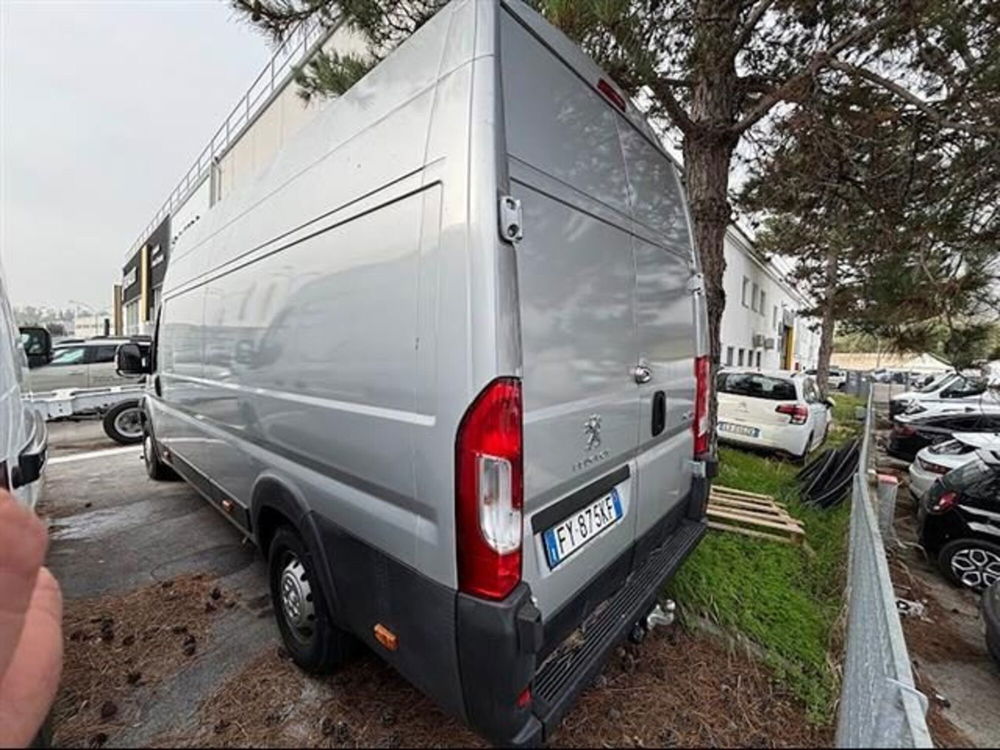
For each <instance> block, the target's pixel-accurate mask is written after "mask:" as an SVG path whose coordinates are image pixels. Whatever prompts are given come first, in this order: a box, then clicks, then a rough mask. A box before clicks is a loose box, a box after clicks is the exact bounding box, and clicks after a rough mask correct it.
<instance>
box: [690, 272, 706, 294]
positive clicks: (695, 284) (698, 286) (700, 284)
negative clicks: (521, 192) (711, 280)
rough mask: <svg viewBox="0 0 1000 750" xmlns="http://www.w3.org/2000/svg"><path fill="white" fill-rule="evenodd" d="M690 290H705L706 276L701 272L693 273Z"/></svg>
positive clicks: (695, 291) (694, 291)
mask: <svg viewBox="0 0 1000 750" xmlns="http://www.w3.org/2000/svg"><path fill="white" fill-rule="evenodd" d="M688 291H689V292H692V293H697V292H704V291H705V277H704V276H703V275H702V274H700V273H694V274H691V278H690V279H688Z"/></svg>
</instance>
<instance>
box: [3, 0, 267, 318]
mask: <svg viewBox="0 0 1000 750" xmlns="http://www.w3.org/2000/svg"><path fill="white" fill-rule="evenodd" d="M269 57H270V51H269V48H268V44H267V40H266V39H265V38H264V37H263V36H261V35H260V34H259V33H257V32H255V31H254V30H253V29H251V28H250V27H248V26H247V25H246V24H245V23H243V22H241V21H239V20H238V19H237V18H236V16H235V15H234V13H233V11H232V10H231V9H230V8H229V6H228V5H227V4H226V3H225V2H224V1H223V0H117V1H114V0H105V1H103V2H96V1H93V0H64V1H63V2H50V1H47V0H0V260H2V264H3V267H4V270H5V272H6V276H7V282H8V288H9V290H10V292H11V296H12V298H13V302H14V304H15V305H25V304H34V305H41V304H47V305H54V306H68V304H69V301H70V300H80V301H82V302H85V303H88V304H90V305H101V306H103V307H105V308H109V309H110V303H111V289H112V284H113V283H114V282H115V281H116V280H118V277H120V275H121V267H122V264H123V263H124V259H125V253H126V252H127V251H128V249H129V248H130V247H131V245H132V243H133V242H134V241H135V240H136V239H137V237H138V234H139V232H140V231H142V229H143V228H144V227H145V226H146V224H147V222H148V221H149V220H150V219H152V218H153V214H154V213H155V212H156V210H157V209H158V208H159V207H160V205H161V204H162V203H163V201H164V200H165V199H166V197H167V195H168V194H169V192H170V191H171V190H172V189H173V188H174V186H175V185H176V184H177V182H178V181H179V180H180V178H181V176H182V175H183V173H184V172H185V171H186V170H187V169H188V167H189V166H191V164H192V163H193V162H194V159H195V157H196V156H197V155H198V153H199V152H200V151H201V149H202V148H203V147H204V146H205V145H206V144H207V143H208V140H209V138H210V137H211V136H212V134H213V133H214V132H215V129H216V128H217V127H218V126H219V125H220V124H221V123H222V121H223V119H224V118H225V117H226V115H227V114H228V113H229V111H230V110H231V109H232V107H233V106H234V105H235V104H236V102H237V100H238V99H239V98H240V96H241V95H242V94H243V92H244V90H245V89H246V88H247V87H248V86H249V84H250V83H251V81H252V80H253V78H254V77H255V76H256V75H257V73H258V72H259V71H260V69H261V68H263V66H264V64H265V63H266V62H267V60H268V58H269Z"/></svg>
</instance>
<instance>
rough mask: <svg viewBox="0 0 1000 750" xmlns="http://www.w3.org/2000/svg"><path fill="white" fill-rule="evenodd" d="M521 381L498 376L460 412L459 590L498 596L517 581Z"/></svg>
mask: <svg viewBox="0 0 1000 750" xmlns="http://www.w3.org/2000/svg"><path fill="white" fill-rule="evenodd" d="M521 446H522V429H521V381H520V380H518V379H517V378H499V379H497V380H494V381H493V382H492V383H490V384H489V385H488V386H486V388H485V389H484V390H483V392H482V393H480V394H479V396H477V397H476V400H475V401H473V402H472V406H470V407H469V410H468V411H467V412H466V413H465V416H464V417H462V422H461V424H460V425H459V428H458V439H457V441H456V459H455V460H456V486H455V495H456V504H457V505H456V514H455V518H456V532H455V537H456V545H457V548H458V587H459V590H461V591H463V592H465V593H467V594H472V595H473V596H478V597H482V598H484V599H503V598H504V597H505V596H507V594H509V593H510V592H511V591H513V589H514V587H515V586H517V584H518V582H519V581H520V580H521V536H522V533H523V532H522V521H521V509H522V507H523V505H524V470H523V462H522V449H521Z"/></svg>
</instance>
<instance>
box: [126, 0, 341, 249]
mask: <svg viewBox="0 0 1000 750" xmlns="http://www.w3.org/2000/svg"><path fill="white" fill-rule="evenodd" d="M339 25H340V24H339V23H337V22H335V23H333V24H324V23H323V22H322V21H321V20H320V19H319V18H318V17H316V16H310V17H309V18H306V19H305V20H303V21H301V22H299V25H298V26H296V27H295V28H294V29H292V30H291V31H290V32H289V33H288V36H286V37H285V39H284V40H283V41H282V42H281V44H280V45H279V46H278V48H277V50H275V52H274V54H273V55H272V56H271V59H270V60H269V61H268V63H267V65H265V66H264V69H263V70H261V72H260V73H259V74H258V75H257V77H256V78H255V79H254V81H253V83H251V84H250V87H249V88H248V89H247V91H246V93H244V94H243V96H242V97H240V100H239V102H237V104H236V106H235V107H234V108H233V110H232V112H230V113H229V116H228V117H227V118H226V119H225V120H224V121H223V123H222V125H220V126H219V129H218V130H217V131H215V135H213V136H212V139H211V140H210V141H209V142H208V145H207V146H205V148H203V149H202V151H201V153H200V154H198V158H197V159H195V162H194V164H192V165H191V167H190V168H189V169H188V171H187V172H185V173H184V176H183V177H182V178H181V180H180V182H179V183H177V187H175V188H174V189H173V190H172V191H171V192H170V195H169V196H167V199H166V201H164V203H163V205H162V206H160V209H159V210H158V211H157V212H156V213H155V214H154V215H153V218H152V219H151V220H150V222H149V223H148V224H147V225H146V227H145V229H143V230H142V233H141V234H140V235H139V236H138V238H136V240H135V242H133V243H132V246H131V247H130V248H129V250H128V253H126V255H125V258H126V260H127V259H128V258H131V257H132V254H133V253H134V252H135V251H136V250H137V249H138V248H139V247H140V246H141V245H142V243H143V242H145V241H146V239H147V238H148V237H149V235H150V234H152V232H153V230H154V229H156V227H158V226H159V224H160V222H161V221H163V219H164V218H165V217H167V216H168V215H170V214H172V213H173V212H174V211H175V209H176V208H177V207H178V206H180V205H181V204H182V203H183V202H184V201H185V200H187V198H188V196H189V195H190V194H191V192H193V191H194V190H195V189H196V188H197V187H198V186H199V185H201V184H202V182H203V181H204V180H205V178H206V177H207V176H208V175H209V172H210V170H211V168H212V163H213V162H214V160H215V159H217V158H220V157H221V156H222V155H223V154H224V153H225V152H226V151H227V150H228V149H229V147H230V146H232V145H233V143H235V142H236V141H237V140H239V138H240V136H242V135H243V132H244V131H245V130H246V129H247V128H248V127H249V126H250V124H251V123H253V121H254V120H255V119H256V118H257V115H259V114H260V113H261V112H262V111H263V110H264V108H265V107H266V106H267V105H268V104H269V103H270V102H271V100H272V99H273V98H274V96H275V95H276V94H277V93H279V92H280V91H281V90H282V89H283V88H284V87H285V86H286V85H288V83H289V82H290V81H291V79H292V77H293V76H294V75H295V70H296V68H297V67H298V66H300V65H301V64H302V63H304V62H306V61H307V60H309V59H310V58H311V57H312V56H313V54H315V52H316V50H317V49H318V48H319V47H320V45H322V44H323V43H324V42H325V41H326V40H327V39H328V38H329V37H330V36H331V35H332V34H333V32H334V31H336V30H337V28H338V26H339Z"/></svg>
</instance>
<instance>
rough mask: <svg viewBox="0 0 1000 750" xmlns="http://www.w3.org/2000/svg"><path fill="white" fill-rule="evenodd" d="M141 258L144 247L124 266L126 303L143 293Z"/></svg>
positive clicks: (123, 282)
mask: <svg viewBox="0 0 1000 750" xmlns="http://www.w3.org/2000/svg"><path fill="white" fill-rule="evenodd" d="M141 260H142V248H141V247H140V248H139V249H138V250H136V251H135V254H134V255H133V256H132V257H131V258H129V259H128V260H127V261H125V266H124V267H123V268H122V304H124V305H127V304H128V303H129V302H131V301H132V300H135V299H138V298H139V295H140V294H142V269H141V268H139V263H140V261H141ZM130 274H131V278H130Z"/></svg>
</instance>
